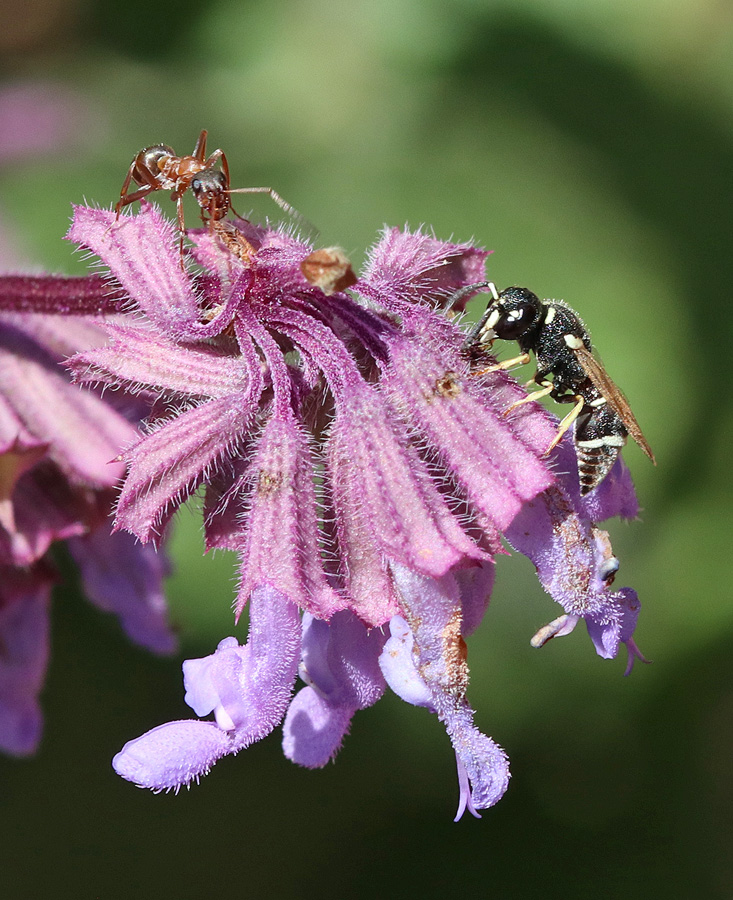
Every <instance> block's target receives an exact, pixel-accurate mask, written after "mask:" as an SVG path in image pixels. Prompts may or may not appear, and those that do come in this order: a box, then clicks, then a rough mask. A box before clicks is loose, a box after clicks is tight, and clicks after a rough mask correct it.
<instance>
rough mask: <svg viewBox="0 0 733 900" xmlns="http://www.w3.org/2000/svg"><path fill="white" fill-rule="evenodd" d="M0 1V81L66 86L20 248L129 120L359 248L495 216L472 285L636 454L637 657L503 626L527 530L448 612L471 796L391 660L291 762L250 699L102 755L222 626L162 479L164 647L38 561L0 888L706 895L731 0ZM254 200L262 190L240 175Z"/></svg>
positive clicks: (520, 615)
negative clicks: (510, 306)
mask: <svg viewBox="0 0 733 900" xmlns="http://www.w3.org/2000/svg"><path fill="white" fill-rule="evenodd" d="M13 9H14V12H13V13H11V14H8V15H4V16H3V31H4V34H3V35H2V36H0V48H2V66H1V67H0V74H1V75H2V76H3V77H4V80H5V82H6V83H8V84H10V83H14V82H15V81H16V80H17V79H21V78H34V79H39V78H47V79H50V80H52V81H54V82H57V83H59V84H62V85H65V86H66V87H68V88H69V89H71V90H72V91H73V92H75V93H76V95H77V96H78V97H79V98H80V102H81V104H82V106H83V118H82V122H81V124H80V125H78V126H77V128H76V139H75V141H74V144H73V146H72V147H71V148H70V149H67V150H65V151H64V152H63V153H61V154H60V155H57V156H54V157H53V158H51V157H45V158H37V157H35V156H34V157H32V158H29V159H27V160H17V161H14V162H13V163H12V165H5V166H4V167H3V168H2V169H0V205H1V209H2V215H3V218H4V220H5V222H6V223H9V225H10V228H11V230H12V232H13V234H14V236H15V238H16V240H17V242H18V243H19V244H20V245H22V246H23V247H24V248H25V250H26V253H27V255H28V256H29V257H31V258H33V259H35V260H36V261H37V262H38V264H39V265H43V266H45V267H46V268H48V269H50V270H52V271H59V272H69V273H71V272H81V271H84V264H83V262H82V261H81V260H80V258H79V257H78V256H74V255H73V254H72V252H71V247H70V246H69V245H68V244H66V243H65V242H63V241H62V240H61V236H62V235H63V234H64V232H65V231H66V228H67V223H68V218H69V214H70V208H69V204H70V203H79V202H82V201H83V200H84V199H86V200H88V201H90V202H93V203H98V204H100V205H108V204H110V203H112V202H113V201H114V200H115V199H116V197H117V196H118V192H119V188H120V185H121V183H122V180H123V177H124V174H125V172H126V170H127V166H128V165H129V162H130V159H131V158H132V157H133V155H134V154H135V152H136V151H137V150H138V149H139V148H140V147H143V146H147V145H150V144H152V143H156V142H160V141H162V142H165V143H168V144H171V145H172V146H173V147H175V148H176V150H177V151H178V152H179V153H182V154H183V153H187V152H190V150H191V149H192V148H193V144H194V142H195V140H196V137H197V135H198V132H199V130H200V129H201V128H203V127H206V128H208V129H209V132H210V140H211V142H212V148H213V147H217V146H219V147H222V148H224V149H225V150H226V153H227V155H228V158H229V163H230V167H231V170H232V180H233V182H234V184H235V186H250V185H272V186H274V187H275V188H276V189H277V190H278V191H279V192H280V193H281V194H282V195H283V196H284V197H285V198H286V199H287V200H288V201H289V202H290V203H292V204H293V205H295V206H296V207H297V208H298V209H299V210H300V211H301V213H303V214H304V215H305V216H307V218H308V219H310V220H311V221H312V222H314V223H315V224H316V225H317V226H318V227H319V228H320V230H321V233H322V242H323V243H324V244H332V243H336V244H340V245H341V246H343V247H344V248H345V249H346V250H347V252H348V253H349V254H350V255H351V257H352V259H353V260H354V262H355V264H357V265H358V264H359V263H360V262H361V260H362V259H363V255H364V252H365V249H366V248H367V247H368V246H369V245H370V244H371V243H372V242H373V241H374V239H375V237H376V235H377V232H378V230H379V229H380V228H381V226H382V225H383V224H384V223H388V224H391V225H402V224H404V223H409V224H410V225H411V226H418V225H420V224H422V223H428V224H430V225H431V226H432V227H433V228H434V230H435V232H436V234H437V235H438V236H439V237H442V238H448V237H451V236H452V237H453V238H455V239H457V240H466V239H469V238H475V239H476V241H477V242H478V243H480V244H482V245H484V246H486V247H489V248H491V249H492V250H494V251H495V252H494V254H493V255H492V257H491V258H490V260H489V268H488V272H489V275H490V277H492V278H493V279H494V280H495V281H496V282H497V283H498V284H499V285H500V286H504V285H508V284H515V283H518V284H524V285H527V286H529V287H531V288H532V289H533V290H535V291H536V292H537V293H539V294H541V295H542V296H545V297H555V298H560V297H562V298H564V299H565V300H567V301H568V302H569V303H570V304H571V305H572V306H574V307H576V308H577V309H578V310H579V311H580V312H581V314H582V316H583V318H584V319H585V321H586V322H587V323H588V324H589V325H590V327H591V330H592V332H593V337H594V341H595V343H596V345H597V346H598V347H599V349H600V353H601V355H602V357H603V359H604V362H605V364H606V366H607V367H608V369H609V371H610V372H611V374H612V375H613V377H614V379H615V380H617V381H618V382H619V383H620V384H621V385H622V387H623V389H624V391H625V393H626V394H627V396H628V397H629V398H630V400H631V402H632V405H633V407H634V410H635V412H636V414H637V417H638V419H639V421H640V422H641V423H642V426H643V427H644V430H645V433H646V435H647V437H648V439H649V441H650V443H651V445H652V447H653V448H654V451H655V453H656V455H657V460H658V466H657V468H656V469H655V468H653V467H652V466H651V465H649V463H648V461H647V460H646V459H645V458H644V457H643V455H642V454H641V453H640V452H639V450H638V448H636V447H630V448H629V449H628V450H627V451H626V452H625V456H626V459H627V461H628V463H629V465H630V466H631V469H632V471H633V473H634V476H635V479H636V483H637V487H638V492H639V496H640V499H641V503H642V506H643V509H644V511H643V514H642V520H643V521H641V522H634V523H631V524H623V523H613V524H612V526H611V534H612V538H613V540H614V547H615V550H616V553H617V555H618V556H619V557H620V559H621V562H622V568H621V571H620V573H619V577H618V579H617V584H619V585H626V584H628V585H633V586H634V587H635V588H636V589H637V590H638V592H639V595H640V597H641V599H642V603H643V608H642V614H641V618H640V624H639V628H638V631H637V640H638V643H639V645H640V647H641V648H642V650H643V652H644V653H645V654H646V655H647V656H648V657H649V658H650V659H652V660H653V665H650V666H643V665H639V666H637V669H636V670H635V671H634V673H633V676H632V677H631V678H628V679H624V678H623V677H622V672H623V667H624V663H623V662H622V661H621V660H616V661H614V662H604V661H602V660H600V659H599V658H598V657H596V655H595V653H594V651H593V649H592V646H591V644H590V642H589V641H588V639H587V637H586V636H585V634H584V630H583V629H582V628H581V629H578V632H577V633H576V634H574V635H572V636H571V637H568V638H565V639H563V640H558V641H553V642H552V643H551V644H549V645H548V646H546V647H545V648H544V649H542V650H541V651H535V650H532V649H531V648H530V646H529V638H530V636H531V635H532V634H533V633H534V631H535V630H536V629H537V628H538V627H539V626H540V625H542V624H543V623H545V622H546V621H548V620H550V619H552V618H554V616H555V615H557V614H558V609H557V607H555V606H554V604H553V603H552V602H551V601H550V600H549V598H548V597H547V596H546V595H544V594H543V593H542V591H541V589H540V588H539V586H538V585H537V583H536V580H535V578H534V574H533V571H532V567H531V565H530V564H529V563H528V562H527V560H525V559H523V558H503V559H501V560H500V561H499V576H498V583H497V588H496V591H495V594H494V599H493V602H492V607H491V610H490V612H489V614H488V616H487V617H486V619H485V621H484V624H483V626H482V628H481V629H480V630H479V632H478V634H476V635H475V636H474V637H473V638H472V639H471V641H470V645H469V647H470V653H469V662H470V663H471V668H472V684H471V691H470V698H471V700H472V703H473V705H474V706H475V707H476V709H477V710H478V715H477V721H478V724H479V725H480V726H481V727H482V729H483V730H484V731H486V732H487V733H489V734H491V735H492V736H493V737H494V738H495V739H496V740H497V741H499V742H500V743H501V744H502V745H503V746H504V747H505V748H506V750H507V751H508V753H509V755H510V758H511V762H512V772H513V779H512V782H511V784H510V788H509V791H508V792H507V794H506V796H505V798H504V799H503V800H502V801H501V803H500V804H499V805H498V806H497V807H496V808H494V809H492V810H489V811H487V812H485V814H484V817H483V819H482V820H481V821H475V820H473V819H471V818H470V817H466V818H465V819H464V820H463V821H461V822H460V823H458V824H453V822H452V816H453V813H454V810H455V805H456V801H457V788H456V778H455V768H454V761H453V755H452V752H451V750H450V746H449V744H448V740H447V738H446V736H445V733H444V731H443V729H442V727H441V726H440V724H439V723H438V722H437V720H436V719H435V718H434V717H431V716H429V715H428V714H427V713H425V711H424V710H419V709H415V708H412V707H409V706H407V705H406V704H404V703H402V702H401V701H399V700H398V699H397V698H396V697H394V696H392V695H390V696H387V697H385V699H384V700H382V701H381V702H380V703H379V704H378V705H377V706H376V707H375V708H373V709H370V710H367V711H365V712H363V713H360V714H359V715H358V716H357V717H356V719H355V720H354V724H353V729H352V734H351V736H350V737H349V738H348V740H347V742H346V746H345V747H344V749H343V751H342V753H341V755H340V756H339V758H338V761H337V763H336V765H329V766H328V767H327V768H326V769H324V770H322V771H318V772H309V771H305V770H300V769H297V768H295V767H294V766H292V765H291V764H290V763H289V762H287V761H286V760H285V759H284V758H283V757H282V754H281V751H280V747H279V739H278V735H277V734H275V735H273V736H271V737H270V738H269V739H268V740H266V741H264V742H263V743H262V744H260V745H257V746H255V747H252V748H251V749H249V750H247V751H246V752H243V753H242V754H240V755H239V756H238V757H237V758H234V759H227V760H224V761H222V762H221V763H219V764H218V765H217V766H216V768H215V769H214V771H213V772H212V773H211V774H210V775H209V776H208V777H207V778H206V779H205V780H204V781H203V782H202V783H201V784H200V785H199V786H194V787H193V788H192V789H191V790H190V791H183V792H182V793H181V794H180V795H179V796H177V797H176V796H173V795H165V796H164V795H161V796H155V795H153V794H151V793H148V792H144V791H140V790H136V789H135V788H133V787H132V786H131V785H129V784H128V783H126V782H123V781H122V780H121V779H118V778H117V777H116V776H115V775H114V774H113V772H112V770H111V768H110V766H109V760H110V758H111V757H112V755H113V754H114V753H115V752H116V751H117V750H118V749H119V748H120V746H121V745H122V744H123V743H124V742H125V741H126V740H127V739H129V738H132V737H134V736H137V735H138V734H140V733H142V732H143V731H145V730H147V729H148V728H150V727H152V726H154V725H156V724H159V723H161V722H164V721H168V720H170V719H174V718H181V717H186V716H187V715H188V711H187V708H186V707H185V706H184V704H183V698H182V695H183V691H182V683H181V676H180V659H181V658H185V657H191V656H202V655H206V654H208V653H210V652H211V651H212V649H213V647H214V646H215V644H216V642H217V641H218V640H219V639H220V638H221V637H224V636H226V635H227V634H230V633H236V634H238V636H239V637H240V639H243V637H244V635H243V632H242V631H241V630H239V631H238V632H237V631H235V630H234V626H233V622H232V616H231V612H230V603H231V599H232V596H233V591H234V584H235V582H234V573H233V566H232V562H231V560H230V559H228V558H227V557H225V556H223V555H220V556H218V557H216V558H213V559H212V558H208V557H207V558H206V559H203V558H202V557H201V537H200V524H199V518H198V516H197V515H196V513H195V510H184V512H183V513H182V514H181V515H180V516H179V518H178V522H177V528H176V531H175V534H174V537H173V551H174V555H175V559H176V572H175V574H174V576H173V577H172V578H171V580H170V582H169V597H170V604H171V610H172V617H173V620H174V622H175V624H176V627H177V628H178V629H179V631H180V635H181V643H182V653H181V656H180V657H179V658H175V659H166V660H161V659H155V658H151V657H150V656H148V655H147V654H145V653H144V652H142V651H140V650H138V649H137V648H133V647H130V646H129V645H128V644H127V643H126V642H125V640H124V639H123V638H122V636H121V634H120V633H119V630H118V628H117V626H116V623H115V622H114V621H113V620H111V619H110V618H109V617H107V616H104V615H103V614H101V613H98V612H97V611H95V610H92V609H91V608H90V607H89V606H88V605H87V604H86V603H85V602H84V601H83V600H81V599H79V598H78V596H76V595H75V594H74V593H73V591H71V590H69V589H66V590H59V591H58V592H57V595H56V602H55V605H54V611H53V657H52V663H51V668H50V672H49V678H48V685H47V688H46V690H45V695H44V706H45V709H46V733H45V737H44V741H43V745H42V747H41V750H40V752H39V753H38V755H37V757H35V758H33V759H30V760H25V761H18V760H1V761H0V821H1V822H2V825H0V896H3V897H8V898H12V900H15V898H18V900H21V898H22V900H24V898H37V897H41V896H44V897H53V898H57V897H58V898H79V900H83V898H102V900H117V898H130V897H140V898H147V897H151V898H153V897H162V898H189V897H191V898H199V897H201V898H205V897H213V896H222V895H224V896H227V897H240V896H241V897H245V896H246V897H263V896H267V897H275V898H279V897H284V898H285V897H299V898H300V897H302V898H311V897H313V898H316V897H317V898H327V897H354V898H361V897H365V898H366V897H369V898H373V897H391V896H408V897H411V896H419V897H424V898H432V897H436V898H437V897H445V896H451V895H459V894H460V893H465V894H466V895H468V894H469V892H471V894H472V895H474V896H487V897H500V898H505V897H511V898H515V897H517V898H525V897H534V896H538V897H539V896H542V897H547V898H552V897H562V898H566V900H574V898H587V897H602V898H605V897H609V898H611V897H613V898H615V897H624V898H625V900H635V898H641V897H644V898H650V897H651V898H656V897H664V898H677V897H679V898H687V897H692V896H705V897H713V898H716V897H730V896H733V888H732V887H731V884H733V858H732V857H733V854H732V853H731V848H732V847H733V780H732V767H731V750H732V749H733V658H732V657H731V653H730V635H731V630H732V629H731V625H733V602H731V596H730V595H731V590H730V588H729V586H728V584H729V579H728V569H729V565H730V561H731V558H732V557H733V552H732V551H733V542H732V541H731V496H730V494H731V489H730V478H729V470H730V456H731V450H730V447H731V442H732V441H733V418H732V417H731V398H732V397H733V391H731V387H730V383H729V378H728V374H729V370H730V362H729V360H730V354H731V350H730V347H731V343H730V341H731V332H732V329H731V318H732V316H733V313H732V312H731V309H732V304H731V298H730V293H731V285H732V284H733V271H732V270H733V257H732V255H731V249H730V247H731V219H732V213H731V210H732V209H733V182H732V179H731V169H732V166H731V163H732V162H733V152H732V151H733V117H732V115H731V104H732V102H733V53H732V50H733V6H731V4H730V3H725V2H718V0H647V2H645V3H643V4H639V3H638V2H635V0H595V2H593V0H585V2H582V0H576V2H573V0H520V2H509V0H507V2H503V3H502V2H488V0H484V2H480V0H452V2H451V0H444V2H437V0H390V2H388V3H387V2H361V3H360V2H357V0H347V2H341V3H338V2H325V0H269V2H264V0H259V2H243V0H229V2H227V0H216V2H211V3H206V4H194V3H193V2H191V0H182V2H179V3H178V4H176V5H175V6H164V5H160V4H158V5H157V6H155V7H153V6H150V5H149V4H148V3H146V2H143V0H133V2H127V3H110V2H107V3H104V2H102V0H100V2H98V3H93V2H87V3H83V2H81V0H80V2H77V3H73V2H68V0H66V2H64V0H30V2H26V3H24V4H23V6H22V9H21V8H20V7H18V6H16V5H14V6H13ZM0 86H1V85H0ZM1 125H2V123H0V126H1ZM160 197H161V202H162V203H163V204H164V208H166V207H167V208H168V209H169V211H170V212H171V214H172V213H173V206H172V205H169V204H168V201H167V199H166V198H165V196H164V195H160ZM252 205H253V207H254V213H253V215H254V216H256V217H264V216H265V215H275V214H277V209H276V208H273V207H272V206H271V205H268V201H267V199H266V198H257V199H256V200H252ZM239 206H240V207H242V208H245V204H244V203H243V202H241V201H240V203H239ZM189 215H190V216H191V218H192V219H193V217H194V215H195V212H194V210H193V209H192V208H190V207H189ZM476 312H478V310H476Z"/></svg>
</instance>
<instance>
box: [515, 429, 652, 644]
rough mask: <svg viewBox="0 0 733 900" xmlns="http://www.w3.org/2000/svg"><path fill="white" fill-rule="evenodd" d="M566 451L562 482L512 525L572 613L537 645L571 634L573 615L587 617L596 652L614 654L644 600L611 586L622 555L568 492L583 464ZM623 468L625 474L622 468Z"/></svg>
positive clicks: (547, 584) (518, 545)
mask: <svg viewBox="0 0 733 900" xmlns="http://www.w3.org/2000/svg"><path fill="white" fill-rule="evenodd" d="M565 443H568V442H567V441H566V442H565ZM571 449H572V448H571ZM565 453H566V456H565V457H564V460H565V462H567V464H568V466H570V465H572V469H570V468H568V469H566V470H565V472H564V473H563V474H561V475H560V482H559V483H558V484H557V485H555V486H553V487H551V488H549V489H548V490H547V491H545V492H544V493H543V494H541V495H540V496H538V497H537V498H535V500H532V501H530V502H529V503H528V504H527V505H526V506H525V508H524V509H523V510H522V512H521V513H520V514H519V515H518V516H517V518H516V519H515V520H514V522H513V523H512V524H511V526H510V527H509V528H508V529H507V532H506V538H507V540H508V541H509V543H510V544H511V545H512V546H513V547H514V548H515V549H517V550H519V551H520V552H521V553H524V555H525V556H528V557H529V558H530V559H531V560H532V562H533V563H534V564H535V567H536V568H537V577H538V578H539V580H540V583H541V584H542V586H543V587H544V589H545V590H546V591H547V593H548V594H550V595H551V596H552V598H553V599H554V600H556V601H557V602H558V603H559V604H560V605H561V606H562V607H563V608H564V610H565V612H566V614H567V615H568V616H569V617H572V618H569V619H567V620H564V621H565V622H566V623H567V624H562V625H558V628H556V629H552V628H551V627H550V626H547V628H548V629H549V631H547V636H544V635H545V631H546V630H547V629H541V630H540V632H538V634H537V635H536V636H535V638H534V639H533V643H534V644H535V646H541V645H542V644H543V643H545V642H546V640H547V639H549V637H555V636H559V635H561V634H567V633H569V631H571V630H572V624H571V622H572V620H573V619H575V621H577V619H578V618H583V619H585V621H586V624H587V625H588V627H589V632H590V633H591V637H592V639H593V643H594V645H595V647H596V652H597V653H598V654H599V655H600V656H602V657H603V658H606V659H608V658H613V657H615V656H616V654H617V652H618V647H619V643H620V642H622V641H623V642H627V641H628V640H629V639H630V638H631V637H632V635H633V629H634V627H635V624H636V619H637V617H638V611H639V606H640V604H639V601H638V598H637V596H636V594H635V593H634V592H633V591H629V590H628V589H626V590H625V591H617V592H613V591H611V590H610V587H609V585H610V583H611V581H612V577H613V575H615V572H616V569H617V568H618V560H616V559H615V557H614V556H613V551H612V548H611V544H610V541H609V539H608V534H607V533H606V532H605V531H602V530H600V529H598V528H596V527H595V525H594V524H593V522H592V521H591V520H590V519H588V518H587V517H586V516H585V515H584V514H583V510H582V507H581V508H580V510H578V506H579V504H576V503H574V502H573V499H572V496H571V494H570V493H568V490H569V491H571V492H572V490H573V489H574V487H575V486H577V464H576V463H575V455H574V452H573V454H572V461H571V459H570V458H569V454H568V451H567V448H566V450H565ZM619 472H620V474H621V477H622V478H623V477H624V476H623V472H622V470H619ZM609 477H610V476H609ZM566 485H567V486H568V488H567V490H566ZM575 489H577V487H575ZM607 496H609V497H611V498H612V502H614V503H615V502H616V499H618V496H619V491H617V490H616V489H615V488H613V487H612V488H611V491H610V493H609V494H608V495H607ZM614 496H615V498H616V499H613V498H614ZM622 496H623V494H622ZM626 496H628V495H626ZM622 502H627V501H622ZM558 622H559V620H558Z"/></svg>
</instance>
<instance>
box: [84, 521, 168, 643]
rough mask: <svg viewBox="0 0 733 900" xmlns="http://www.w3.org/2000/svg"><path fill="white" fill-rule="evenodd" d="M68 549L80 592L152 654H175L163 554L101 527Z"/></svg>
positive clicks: (131, 537) (131, 538)
mask: <svg viewBox="0 0 733 900" xmlns="http://www.w3.org/2000/svg"><path fill="white" fill-rule="evenodd" d="M68 547H69V551H70V553H71V555H72V556H73V558H74V560H75V561H76V564H77V565H78V566H79V571H80V573H81V577H82V581H83V585H84V593H85V594H86V596H87V597H88V598H89V600H91V602H92V603H94V605H95V606H97V607H98V608H99V609H102V610H105V611H106V612H113V613H115V614H116V615H117V616H118V617H119V619H120V625H121V626H122V628H123V629H124V630H125V632H126V634H127V635H128V637H129V638H130V639H131V640H132V641H134V642H135V643H136V644H140V646H142V647H147V648H148V649H149V650H152V651H153V652H154V653H173V652H174V650H175V649H176V647H177V641H176V638H175V635H174V634H173V632H172V631H171V628H170V626H169V625H168V616H167V607H166V602H165V595H164V593H163V577H164V576H165V575H167V574H168V569H169V564H168V560H167V558H166V555H165V553H164V552H163V551H156V550H155V549H154V548H153V547H152V546H143V545H142V544H140V543H139V542H138V541H137V539H136V538H134V537H133V536H132V535H131V534H127V533H125V532H117V533H115V534H110V532H109V527H108V526H107V525H106V523H105V524H103V525H101V526H100V527H99V528H96V529H95V530H94V531H92V532H91V533H90V534H87V535H84V536H83V537H77V538H72V539H71V540H70V541H69V542H68Z"/></svg>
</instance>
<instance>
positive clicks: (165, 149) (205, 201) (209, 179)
mask: <svg viewBox="0 0 733 900" xmlns="http://www.w3.org/2000/svg"><path fill="white" fill-rule="evenodd" d="M207 136H208V132H207V131H206V130H203V131H202V132H201V134H200V135H199V137H198V140H197V141H196V146H195V147H194V149H193V153H192V154H191V155H190V156H177V155H176V152H175V150H173V148H172V147H169V146H168V145H167V144H154V145H153V146H152V147H146V148H145V149H143V150H141V151H140V152H139V153H138V154H137V156H136V157H135V158H134V159H133V161H132V163H131V164H130V168H129V169H128V170H127V175H126V177H125V180H124V182H123V184H122V190H121V191H120V199H119V200H118V201H117V203H116V204H115V212H116V214H117V217H118V218H119V215H120V212H121V211H122V209H123V208H124V207H125V206H128V205H129V204H130V203H135V202H136V201H137V200H142V199H143V198H144V197H147V196H148V194H152V193H154V192H155V191H171V200H174V201H175V203H176V208H177V213H178V230H179V232H180V235H181V258H183V235H184V234H185V232H186V225H185V221H184V216H183V195H184V194H185V193H186V191H188V190H190V191H191V193H192V194H193V196H194V198H195V200H196V202H197V203H198V205H199V208H200V210H201V221H202V222H204V224H207V225H209V226H210V227H211V228H212V230H213V231H214V232H215V233H217V234H219V235H220V236H222V235H224V236H225V235H226V232H225V229H223V228H222V227H221V226H217V225H216V223H218V222H221V220H222V219H224V218H226V216H227V214H228V213H229V211H230V210H231V211H232V212H233V213H234V215H235V216H237V217H238V218H240V219H241V218H243V217H242V216H240V215H239V214H238V213H237V212H236V210H234V209H233V207H232V203H231V199H230V196H229V195H230V194H268V195H269V196H270V197H271V198H272V199H273V200H274V201H275V203H277V205H278V206H279V207H280V208H281V209H282V210H284V211H285V212H286V213H288V214H289V215H291V216H293V217H294V218H296V219H298V220H300V219H302V217H301V216H300V213H298V211H297V210H296V209H295V208H294V207H292V206H291V205H290V204H289V203H288V202H287V201H285V200H283V198H282V197H281V196H280V195H279V194H278V193H277V192H276V191H275V190H273V189H272V188H271V187H251V188H232V187H231V182H230V177H229V163H228V162H227V158H226V154H225V153H224V151H223V150H218V149H217V150H214V152H213V153H211V154H210V155H209V156H207V155H206V138H207ZM133 181H134V182H135V184H137V185H139V187H138V189H137V190H135V191H132V193H129V189H130V185H131V184H132V182H133Z"/></svg>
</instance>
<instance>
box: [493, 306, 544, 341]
mask: <svg viewBox="0 0 733 900" xmlns="http://www.w3.org/2000/svg"><path fill="white" fill-rule="evenodd" d="M535 317H536V310H535V308H534V306H532V305H530V304H521V305H518V306H516V307H515V308H514V309H509V310H504V312H503V314H502V316H501V318H500V319H499V320H498V322H497V323H496V325H495V326H494V331H495V332H496V335H497V337H500V338H501V339H502V340H505V341H514V340H516V339H517V338H518V337H521V335H523V334H524V333H525V331H526V330H527V329H528V328H529V327H530V325H532V323H533V322H534V320H535Z"/></svg>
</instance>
